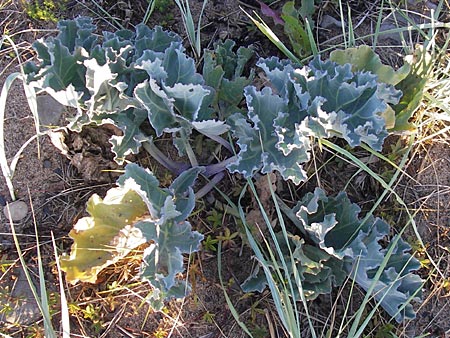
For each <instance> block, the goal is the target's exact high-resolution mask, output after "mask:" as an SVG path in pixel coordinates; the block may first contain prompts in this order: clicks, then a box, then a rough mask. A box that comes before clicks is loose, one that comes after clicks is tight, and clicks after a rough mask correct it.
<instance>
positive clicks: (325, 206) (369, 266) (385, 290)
mask: <svg viewBox="0 0 450 338" xmlns="http://www.w3.org/2000/svg"><path fill="white" fill-rule="evenodd" d="M294 211H295V212H296V215H297V217H298V219H299V220H300V222H301V224H302V228H303V229H302V230H304V231H306V233H308V234H309V238H310V239H311V240H312V241H314V242H315V243H317V245H318V246H319V247H320V248H321V249H322V250H324V251H325V252H327V253H328V254H330V255H332V256H334V257H336V258H338V259H341V260H343V262H344V269H345V271H346V272H347V273H348V274H349V275H350V277H351V278H354V280H355V281H356V282H357V283H358V284H359V285H360V286H361V287H362V288H364V289H365V290H369V288H371V287H372V286H373V285H375V286H374V288H373V297H374V298H375V299H376V300H377V301H378V302H380V305H381V306H382V307H383V308H384V309H385V310H386V312H387V313H389V314H390V315H391V316H392V317H395V319H396V320H397V321H398V322H400V321H402V320H404V319H413V318H414V317H415V313H414V310H413V307H412V305H411V304H410V301H411V300H412V299H416V300H417V299H418V298H419V297H420V294H421V287H422V280H421V279H420V277H419V276H417V275H414V274H413V272H414V271H415V270H417V269H419V267H420V263H419V262H418V260H417V259H415V258H414V257H412V256H411V254H410V253H409V251H410V250H411V247H410V246H409V245H408V244H407V243H406V242H404V241H402V240H401V239H399V240H398V241H392V242H393V243H396V244H395V247H394V248H393V252H392V255H390V256H389V257H387V253H388V250H389V246H388V247H383V246H382V244H381V243H380V242H381V241H382V240H384V239H386V237H387V236H388V235H389V231H390V227H389V225H388V224H387V223H386V222H384V221H383V220H381V219H379V218H374V217H373V216H370V217H368V218H366V219H365V222H364V223H363V222H362V220H361V219H359V217H358V214H359V212H360V208H359V207H358V206H357V205H356V204H352V203H351V202H350V200H349V199H348V197H347V195H346V194H345V193H344V192H341V193H339V194H338V195H337V196H336V197H327V196H326V195H325V193H324V192H323V190H321V189H319V188H316V190H315V191H314V193H309V194H307V195H306V196H305V197H304V198H303V199H302V201H300V202H299V203H298V205H297V206H296V207H295V208H294ZM391 245H392V244H391ZM384 262H387V264H386V267H385V268H384V269H383V271H382V273H381V276H380V278H379V279H375V274H376V272H377V270H378V269H379V268H380V266H381V265H382V264H383V263H384ZM403 307H404V309H403V310H401V309H402V308H403Z"/></svg>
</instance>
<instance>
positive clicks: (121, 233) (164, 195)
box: [61, 164, 203, 308]
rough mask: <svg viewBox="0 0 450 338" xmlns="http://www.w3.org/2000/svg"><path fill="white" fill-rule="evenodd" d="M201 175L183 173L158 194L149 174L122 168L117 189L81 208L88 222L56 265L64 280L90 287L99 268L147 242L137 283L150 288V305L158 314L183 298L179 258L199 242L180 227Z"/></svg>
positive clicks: (78, 227) (74, 233) (78, 228)
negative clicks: (172, 300)
mask: <svg viewBox="0 0 450 338" xmlns="http://www.w3.org/2000/svg"><path fill="white" fill-rule="evenodd" d="M202 170H203V168H191V169H189V170H186V171H184V172H183V173H182V174H181V175H180V176H179V177H177V178H176V179H175V181H174V182H173V183H172V185H171V186H170V187H169V188H161V187H160V186H159V182H158V180H157V179H156V177H155V176H154V175H153V174H152V172H151V171H149V170H148V169H144V168H142V167H139V166H138V165H136V164H129V165H127V166H126V168H125V174H123V175H122V176H120V177H119V179H118V181H117V183H118V184H119V187H118V188H112V189H110V190H109V191H108V192H107V194H106V197H105V198H104V199H103V200H102V199H101V198H100V197H98V196H97V195H94V196H93V197H92V198H91V199H90V200H89V202H88V207H87V211H88V213H89V214H90V217H85V218H82V219H81V220H80V221H79V222H78V223H77V224H76V226H75V228H74V229H73V230H72V231H71V233H70V236H71V237H72V238H73V239H74V241H75V242H74V244H73V246H72V251H71V254H70V256H69V257H68V256H63V257H62V264H61V265H62V268H63V270H64V271H66V273H67V278H68V280H69V281H71V282H73V283H75V282H77V281H86V282H92V283H93V282H95V281H96V279H97V274H98V273H99V272H100V271H101V270H102V269H103V268H105V267H106V266H108V265H110V264H113V263H115V262H117V261H118V260H119V259H121V258H123V257H124V256H125V255H126V254H127V253H129V252H130V250H132V249H133V248H135V247H136V246H137V245H139V244H142V243H145V242H151V244H150V246H149V247H148V248H147V249H145V251H144V256H143V263H142V268H141V277H142V278H143V279H145V280H148V281H149V282H150V283H151V284H152V286H153V287H154V292H153V296H152V299H151V303H152V305H153V306H155V307H157V308H160V307H161V305H162V302H163V301H164V300H165V299H167V298H169V297H184V296H185V295H186V291H188V290H189V286H188V285H187V284H186V282H184V281H182V280H180V279H179V278H178V277H177V275H178V274H179V273H182V272H183V271H184V268H183V254H185V253H191V252H194V251H197V250H198V249H199V247H200V243H201V241H202V239H203V236H202V235H201V234H199V233H198V232H196V231H192V229H191V225H190V224H189V222H187V221H186V218H187V217H188V216H189V215H190V213H191V212H192V210H193V208H194V206H195V195H194V192H193V189H192V185H193V184H194V183H195V181H196V179H197V176H198V174H199V173H200V172H201V171H202Z"/></svg>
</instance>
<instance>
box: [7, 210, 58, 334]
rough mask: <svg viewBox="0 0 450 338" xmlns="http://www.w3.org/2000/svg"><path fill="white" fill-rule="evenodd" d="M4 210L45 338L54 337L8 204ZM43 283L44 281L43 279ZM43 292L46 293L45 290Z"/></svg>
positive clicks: (49, 319) (47, 310)
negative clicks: (41, 319) (38, 313)
mask: <svg viewBox="0 0 450 338" xmlns="http://www.w3.org/2000/svg"><path fill="white" fill-rule="evenodd" d="M6 210H7V213H8V218H9V219H10V222H9V224H10V226H11V233H12V235H13V240H14V244H15V247H16V250H17V254H18V256H19V260H20V264H21V265H22V269H23V272H24V274H25V277H26V279H27V281H28V285H29V287H30V290H31V292H32V293H33V297H34V299H35V300H36V304H37V306H38V308H39V311H40V312H41V314H42V317H43V319H44V328H45V335H46V337H47V338H56V337H57V336H56V334H55V331H54V330H53V329H52V322H51V317H50V313H49V309H48V307H47V308H44V307H43V302H42V300H41V298H42V297H44V295H42V294H41V297H39V294H38V293H37V291H36V287H35V286H34V283H33V280H32V279H31V276H30V273H29V272H28V268H27V263H26V262H25V259H24V258H23V253H22V249H21V248H20V244H19V239H18V237H17V234H16V229H15V226H14V223H13V222H12V221H11V212H10V210H9V206H8V205H7V209H6ZM36 236H37V235H36ZM37 247H38V248H39V243H38V244H37ZM38 250H39V249H38ZM38 252H39V251H38ZM38 255H39V253H38ZM40 262H41V263H42V261H40ZM41 265H42V264H40V267H39V269H41ZM41 276H42V277H43V275H41V274H40V276H39V277H40V278H41ZM44 283H45V281H44ZM40 284H41V291H42V281H40ZM44 288H45V284H44ZM44 294H45V295H46V292H45V293H44ZM46 302H47V300H45V302H44V303H46ZM47 306H48V304H47Z"/></svg>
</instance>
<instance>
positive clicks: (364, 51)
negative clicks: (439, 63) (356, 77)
mask: <svg viewBox="0 0 450 338" xmlns="http://www.w3.org/2000/svg"><path fill="white" fill-rule="evenodd" d="M330 60H331V61H334V62H336V63H338V64H340V65H341V66H343V65H344V64H346V63H349V64H351V65H352V71H353V72H356V71H367V72H371V73H373V74H375V75H377V76H378V80H379V81H380V82H383V83H387V84H390V85H393V86H395V85H397V84H398V83H399V82H400V81H402V80H403V79H404V78H405V77H406V76H408V74H409V72H410V71H411V65H410V64H408V63H405V64H404V65H403V66H402V67H400V68H399V69H397V70H395V69H394V68H392V67H391V66H388V65H384V64H383V63H382V62H381V60H380V57H379V56H378V54H376V53H375V52H374V51H373V50H372V48H370V46H366V45H362V46H358V47H356V48H347V49H344V50H334V51H332V52H331V54H330Z"/></svg>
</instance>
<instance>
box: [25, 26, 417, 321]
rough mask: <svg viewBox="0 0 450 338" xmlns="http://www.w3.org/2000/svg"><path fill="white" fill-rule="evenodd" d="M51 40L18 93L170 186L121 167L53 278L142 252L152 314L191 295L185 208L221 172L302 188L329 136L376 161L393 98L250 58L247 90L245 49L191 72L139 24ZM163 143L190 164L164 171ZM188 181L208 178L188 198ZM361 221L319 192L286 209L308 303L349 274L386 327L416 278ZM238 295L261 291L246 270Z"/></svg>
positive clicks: (377, 231)
mask: <svg viewBox="0 0 450 338" xmlns="http://www.w3.org/2000/svg"><path fill="white" fill-rule="evenodd" d="M58 29H59V34H58V35H57V36H56V37H51V38H47V39H46V40H40V41H37V42H36V43H35V44H34V48H35V50H36V52H37V57H38V62H37V63H29V64H27V66H26V67H25V72H26V75H27V81H28V83H29V84H30V85H31V86H33V87H34V88H35V90H36V92H37V93H40V92H47V93H48V94H50V95H52V96H53V97H54V98H55V99H57V100H58V101H59V102H60V103H62V104H64V105H66V106H69V107H73V108H74V109H75V110H76V112H77V113H76V114H75V116H74V117H73V118H72V119H71V120H70V121H69V123H68V125H67V127H68V128H69V129H71V130H73V131H80V130H81V129H82V128H83V126H86V125H92V124H95V125H102V124H113V125H115V126H116V127H118V128H119V129H120V130H121V134H119V135H115V136H113V137H112V138H111V139H110V143H111V144H112V151H113V152H114V154H115V161H116V162H117V163H119V164H124V163H125V162H126V159H127V156H128V155H129V154H136V153H138V151H139V150H140V149H141V147H142V146H143V147H144V148H145V149H146V150H147V151H148V152H149V153H150V155H151V156H152V157H153V158H154V159H155V160H156V161H158V162H159V163H160V164H162V165H163V166H165V167H167V168H168V170H170V171H172V172H173V174H174V175H175V176H177V177H176V178H175V179H174V181H173V182H172V184H171V185H170V186H169V187H168V188H164V187H160V184H159V181H158V179H157V178H156V177H155V175H154V174H153V173H152V172H151V171H150V170H148V169H145V168H141V167H140V166H138V165H137V164H133V163H129V164H127V165H126V166H125V169H124V174H123V175H122V176H121V177H120V178H119V179H118V181H117V187H116V188H112V189H110V190H109V191H108V193H107V194H106V196H105V198H104V199H101V198H100V197H99V196H97V195H94V196H92V197H91V199H90V200H89V202H88V205H87V211H88V213H89V217H85V218H82V219H81V220H79V221H78V223H77V224H76V225H75V227H74V229H73V230H72V231H71V233H70V236H71V237H72V238H73V240H74V244H73V246H72V250H71V253H70V255H63V256H62V258H61V261H62V262H61V263H62V264H61V265H62V268H63V270H65V271H66V277H67V279H68V280H69V281H70V282H77V281H87V282H95V280H96V279H97V274H98V273H99V272H100V271H101V270H102V269H103V268H104V267H106V266H108V265H110V264H113V263H115V262H117V261H118V260H119V259H120V258H122V257H124V256H125V255H126V254H127V253H129V252H130V251H131V250H132V249H134V248H135V247H137V246H138V245H147V247H146V249H145V251H144V255H143V262H142V267H141V276H142V278H143V279H144V280H147V281H149V282H150V283H151V285H152V286H153V288H154V292H153V296H152V297H151V298H152V299H151V302H152V305H153V306H155V307H157V308H160V307H161V306H162V302H163V301H164V300H165V299H167V298H170V297H183V296H184V295H185V292H186V290H188V289H189V288H188V286H187V285H186V283H185V282H183V281H181V280H180V279H179V273H181V272H183V271H184V268H183V256H182V254H185V253H191V252H194V251H197V250H199V248H200V243H201V240H202V238H203V236H202V235H201V234H200V233H198V232H196V231H193V230H192V229H191V225H190V224H189V222H188V221H187V218H188V217H189V215H190V213H191V212H192V211H193V209H194V206H195V199H196V198H199V196H201V195H203V194H204V192H205V191H207V190H208V189H211V187H212V185H213V184H214V183H215V182H218V181H219V180H220V179H222V178H223V176H224V171H225V170H228V171H229V172H230V173H238V174H241V176H243V177H244V178H246V179H251V178H252V177H253V176H254V175H255V174H256V173H258V172H261V173H263V174H265V173H271V172H273V171H277V172H279V173H280V174H281V176H282V177H283V179H285V180H290V181H292V182H293V183H294V184H299V183H300V182H302V181H305V180H306V179H307V173H306V171H305V170H304V168H303V165H304V164H305V163H306V162H308V161H309V159H310V156H311V155H310V152H311V149H312V147H313V145H314V143H315V142H317V141H320V140H321V139H325V138H335V137H337V138H341V139H344V140H345V141H346V142H347V143H348V145H349V146H350V147H356V146H359V145H361V144H362V143H364V144H366V145H368V146H370V147H372V148H373V149H375V150H381V147H382V145H383V141H384V139H385V138H386V136H387V135H388V130H387V127H386V119H385V117H384V114H385V112H386V111H387V110H388V109H389V107H390V105H395V104H397V103H398V102H399V99H400V98H401V96H402V93H401V92H400V91H399V90H396V89H395V88H394V87H393V86H392V85H391V84H388V83H385V82H380V81H379V80H378V76H377V75H375V74H373V73H371V72H367V71H361V70H352V65H351V64H348V63H344V64H342V65H341V64H337V63H335V62H333V61H330V60H326V61H322V60H321V59H320V58H319V57H316V58H314V59H313V60H312V61H311V62H310V63H309V64H308V65H305V66H304V65H299V64H294V63H292V62H290V61H286V60H279V59H278V58H275V57H272V58H269V59H260V60H259V61H258V62H257V67H259V69H260V70H262V71H263V72H264V73H265V77H266V78H267V81H266V83H265V84H264V86H263V87H262V88H259V89H257V88H256V87H255V86H254V85H252V83H253V79H254V74H255V69H254V68H251V67H249V62H250V61H251V59H252V56H253V52H252V50H251V49H249V48H243V47H240V48H238V49H237V50H235V46H234V42H232V41H229V40H227V41H225V42H219V43H217V44H216V45H215V46H214V50H206V51H205V52H204V62H203V74H200V73H198V72H197V67H196V64H195V62H194V60H193V59H192V58H191V57H189V56H188V55H187V54H186V51H185V49H184V47H183V45H182V39H181V38H180V37H179V36H178V35H176V34H175V33H172V32H166V31H164V30H162V29H161V28H160V27H156V28H154V29H150V28H148V27H147V26H145V25H138V26H136V29H135V31H130V30H120V31H117V32H114V33H110V32H104V33H103V35H102V36H98V35H96V34H95V29H96V27H95V26H94V25H93V24H92V21H91V20H90V19H88V18H78V19H75V20H66V21H61V22H60V23H59V25H58ZM249 68H250V70H248V69H249ZM245 74H248V75H247V76H246V75H245ZM193 134H195V135H199V136H200V137H201V139H202V140H203V141H204V142H213V143H217V144H218V145H221V146H223V147H224V148H225V149H227V150H228V153H229V156H228V157H227V158H225V159H223V161H222V162H219V163H199V160H198V158H200V157H199V155H200V154H196V153H195V151H194V150H195V147H192V145H191V142H190V138H191V136H193ZM167 135H170V136H171V137H172V141H173V145H174V146H175V147H176V149H177V151H178V154H179V157H180V158H188V161H185V162H174V161H172V160H170V159H169V158H167V157H166V156H165V155H163V153H162V152H161V151H160V150H159V149H158V148H157V147H156V144H155V142H154V140H155V139H158V138H161V137H163V136H167ZM227 135H231V136H232V138H234V140H236V144H237V146H238V149H237V150H235V149H234V147H233V145H232V144H230V143H229V141H228V140H227ZM224 153H227V151H224ZM199 175H203V176H205V177H212V179H211V181H210V183H208V184H207V185H206V186H205V187H201V188H200V191H201V192H202V193H200V191H198V192H197V194H194V190H193V187H194V185H196V183H198V180H197V178H198V176H199ZM359 211H360V210H359V208H358V207H357V206H356V205H355V204H352V203H351V202H350V201H349V199H348V197H347V195H346V194H345V193H344V192H341V193H339V194H338V195H337V196H335V197H327V196H326V194H325V192H324V191H323V190H321V189H319V188H317V189H316V190H315V191H314V192H313V193H309V194H307V195H305V196H304V197H303V198H302V199H301V200H300V201H299V202H298V204H297V206H295V207H294V208H292V209H289V208H285V210H284V212H285V214H286V216H287V217H288V218H289V219H290V220H291V221H292V225H293V227H294V229H293V230H292V234H291V237H290V238H289V241H290V246H291V247H294V248H295V257H296V259H297V260H298V261H296V263H295V266H296V269H298V271H299V274H300V276H301V281H302V283H303V284H304V289H305V290H306V295H307V297H308V298H309V299H314V298H315V297H317V296H318V295H319V294H323V293H329V292H331V290H332V287H334V286H339V285H342V283H343V282H344V280H345V278H346V276H350V278H352V279H353V280H354V281H355V282H356V283H358V284H359V285H360V286H361V287H362V288H363V289H365V290H369V291H371V292H373V293H374V297H375V298H376V299H377V300H378V301H379V302H380V304H381V306H382V307H383V308H384V309H385V310H386V311H387V312H388V313H389V314H390V315H391V316H393V317H395V319H396V320H398V321H401V320H403V319H404V318H412V317H413V316H414V312H413V310H412V307H411V306H410V305H405V304H408V303H409V302H410V300H411V299H412V298H414V297H415V296H417V295H418V292H420V287H421V280H420V278H419V277H417V276H416V275H413V271H414V270H416V269H417V268H418V262H417V260H416V259H415V258H414V257H412V255H411V254H410V247H409V245H408V244H407V243H406V242H404V241H402V240H401V239H397V240H396V241H394V242H395V247H393V248H391V250H389V249H388V248H386V247H384V246H383V245H382V244H381V240H382V239H385V238H386V237H387V236H388V234H389V231H390V227H389V225H388V224H387V223H385V222H384V221H382V220H381V219H378V218H377V219H375V218H373V217H372V216H371V217H366V218H365V219H363V220H360V219H359V218H358V214H359ZM283 241H284V239H283V238H281V237H280V243H281V244H282V243H283ZM145 243H147V244H145ZM284 244H285V245H287V244H288V243H286V242H285V241H284ZM388 251H389V255H390V256H389V257H390V258H389V259H388V260H387V263H386V262H384V263H383V260H384V257H385V256H386V255H388ZM378 270H380V273H381V274H380V273H378ZM377 274H378V275H380V276H379V277H377V278H375V275H377ZM374 283H375V284H374ZM243 286H244V288H246V290H248V291H254V290H262V288H264V286H265V281H264V275H263V274H258V272H257V271H256V272H255V273H254V274H252V276H250V277H249V279H248V280H247V281H245V283H244V284H243ZM373 286H374V287H373Z"/></svg>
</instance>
